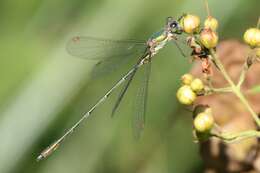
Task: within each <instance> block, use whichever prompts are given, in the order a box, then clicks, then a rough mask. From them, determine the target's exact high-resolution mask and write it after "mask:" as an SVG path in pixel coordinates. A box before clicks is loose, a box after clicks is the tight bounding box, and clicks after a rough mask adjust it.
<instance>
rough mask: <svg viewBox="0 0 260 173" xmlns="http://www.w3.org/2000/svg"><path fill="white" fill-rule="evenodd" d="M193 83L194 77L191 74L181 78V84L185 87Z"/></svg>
mask: <svg viewBox="0 0 260 173" xmlns="http://www.w3.org/2000/svg"><path fill="white" fill-rule="evenodd" d="M192 81H193V76H192V75H191V74H189V73H187V74H184V75H183V76H182V77H181V82H182V84H183V85H190V84H191V82H192Z"/></svg>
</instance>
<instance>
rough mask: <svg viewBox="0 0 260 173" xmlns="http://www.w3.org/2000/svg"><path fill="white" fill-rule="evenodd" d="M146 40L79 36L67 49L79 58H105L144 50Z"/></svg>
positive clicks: (68, 44) (70, 42) (72, 40)
mask: <svg viewBox="0 0 260 173" xmlns="http://www.w3.org/2000/svg"><path fill="white" fill-rule="evenodd" d="M145 47H146V44H145V42H144V41H137V40H122V41H120V40H108V39H101V38H94V37H84V36H77V37H73V38H72V39H71V40H69V41H68V43H67V51H68V53H69V54H71V55H72V56H76V57H79V58H86V59H93V60H104V59H107V58H109V57H124V56H126V55H131V54H133V53H134V52H139V51H140V50H144V49H145Z"/></svg>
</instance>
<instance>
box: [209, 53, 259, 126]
mask: <svg viewBox="0 0 260 173" xmlns="http://www.w3.org/2000/svg"><path fill="white" fill-rule="evenodd" d="M210 54H211V56H212V59H213V61H214V62H215V63H216V65H217V66H218V68H219V70H220V72H221V73H222V74H223V76H224V78H225V79H226V80H227V82H228V83H229V85H230V87H231V89H232V91H233V93H234V94H235V95H236V96H237V97H238V98H239V99H240V101H241V102H242V103H243V105H244V106H245V107H246V108H247V110H248V111H249V112H250V114H251V115H252V117H253V118H254V120H255V122H256V124H257V125H258V127H260V119H259V118H258V116H257V114H256V113H255V111H254V110H253V109H252V107H251V106H250V105H249V103H248V101H247V99H246V98H245V96H244V95H243V94H242V93H241V90H240V88H239V87H237V86H236V85H235V84H234V82H233V81H232V80H231V78H230V77H229V75H228V73H227V72H226V70H225V68H224V66H223V64H222V63H221V61H220V60H219V58H218V57H217V55H216V52H215V51H214V50H213V49H210Z"/></svg>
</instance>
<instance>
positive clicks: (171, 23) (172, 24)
mask: <svg viewBox="0 0 260 173" xmlns="http://www.w3.org/2000/svg"><path fill="white" fill-rule="evenodd" d="M166 27H167V30H168V31H170V32H171V33H173V34H181V32H182V30H181V27H180V24H179V22H178V21H176V20H174V19H173V17H167V23H166Z"/></svg>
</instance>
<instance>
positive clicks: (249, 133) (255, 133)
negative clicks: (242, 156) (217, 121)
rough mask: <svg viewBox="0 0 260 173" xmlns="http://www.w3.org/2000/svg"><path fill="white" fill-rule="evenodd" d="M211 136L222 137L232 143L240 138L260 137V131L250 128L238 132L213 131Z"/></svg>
mask: <svg viewBox="0 0 260 173" xmlns="http://www.w3.org/2000/svg"><path fill="white" fill-rule="evenodd" d="M210 135H211V136H214V137H217V138H220V139H222V140H224V141H225V142H228V143H232V142H236V141H240V140H244V139H247V138H251V137H258V138H259V137H260V132H259V131H256V130H248V131H243V132H236V133H221V134H216V133H211V134H210Z"/></svg>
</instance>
